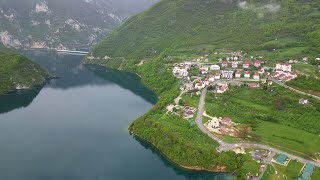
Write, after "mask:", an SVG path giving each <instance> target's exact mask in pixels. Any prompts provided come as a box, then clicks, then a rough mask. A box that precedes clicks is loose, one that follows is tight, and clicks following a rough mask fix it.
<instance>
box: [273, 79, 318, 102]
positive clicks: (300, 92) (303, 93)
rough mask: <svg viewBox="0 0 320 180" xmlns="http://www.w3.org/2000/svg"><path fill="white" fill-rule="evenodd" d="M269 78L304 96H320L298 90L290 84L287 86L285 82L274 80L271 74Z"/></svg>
mask: <svg viewBox="0 0 320 180" xmlns="http://www.w3.org/2000/svg"><path fill="white" fill-rule="evenodd" d="M269 79H270V80H271V81H273V82H274V83H277V84H279V85H280V86H283V87H285V88H287V89H290V90H291V91H294V92H296V93H298V94H302V95H306V96H311V97H314V98H316V99H318V100H320V97H319V96H315V95H313V94H308V93H305V92H302V91H299V90H297V89H294V88H292V87H290V86H288V85H286V84H284V83H282V82H280V81H278V80H276V79H275V78H273V77H271V76H270V77H269Z"/></svg>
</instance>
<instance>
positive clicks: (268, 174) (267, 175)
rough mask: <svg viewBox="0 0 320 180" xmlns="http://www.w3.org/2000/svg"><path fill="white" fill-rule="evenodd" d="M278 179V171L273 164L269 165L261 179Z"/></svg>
mask: <svg viewBox="0 0 320 180" xmlns="http://www.w3.org/2000/svg"><path fill="white" fill-rule="evenodd" d="M273 179H277V175H276V172H275V170H274V168H273V167H272V166H271V165H268V167H267V170H266V172H265V173H264V174H263V176H262V178H261V180H273Z"/></svg>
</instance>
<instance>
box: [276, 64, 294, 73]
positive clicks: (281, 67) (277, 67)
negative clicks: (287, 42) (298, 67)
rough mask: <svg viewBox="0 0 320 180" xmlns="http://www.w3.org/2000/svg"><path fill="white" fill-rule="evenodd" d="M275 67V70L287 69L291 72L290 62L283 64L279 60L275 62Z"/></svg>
mask: <svg viewBox="0 0 320 180" xmlns="http://www.w3.org/2000/svg"><path fill="white" fill-rule="evenodd" d="M276 69H277V70H282V71H289V72H291V65H290V64H285V63H282V62H279V63H277V64H276Z"/></svg>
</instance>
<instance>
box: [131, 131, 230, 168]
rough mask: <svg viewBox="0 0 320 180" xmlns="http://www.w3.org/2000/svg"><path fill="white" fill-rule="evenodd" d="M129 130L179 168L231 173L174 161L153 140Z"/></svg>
mask: <svg viewBox="0 0 320 180" xmlns="http://www.w3.org/2000/svg"><path fill="white" fill-rule="evenodd" d="M128 131H129V134H130V135H133V136H135V137H137V138H139V139H140V140H142V141H144V142H146V143H148V144H150V145H152V147H153V148H155V149H156V150H157V151H158V152H159V153H160V154H161V155H162V156H163V157H164V158H165V159H166V160H168V161H170V162H171V163H173V164H174V165H176V166H178V167H179V168H182V169H185V170H192V171H202V172H210V173H227V174H228V173H230V174H231V172H227V171H216V170H213V169H212V170H210V169H205V168H199V167H196V166H185V165H182V164H178V163H176V162H174V161H173V160H172V159H170V158H169V157H168V156H167V155H166V154H165V153H163V152H162V151H161V150H160V149H158V147H157V146H156V145H155V144H153V143H152V142H150V141H148V140H146V139H144V138H143V137H141V136H139V135H138V134H136V133H135V132H133V131H131V130H130V129H128Z"/></svg>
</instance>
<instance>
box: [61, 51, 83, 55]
mask: <svg viewBox="0 0 320 180" xmlns="http://www.w3.org/2000/svg"><path fill="white" fill-rule="evenodd" d="M57 52H58V53H65V54H79V55H86V54H89V52H86V51H71V50H57Z"/></svg>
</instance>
